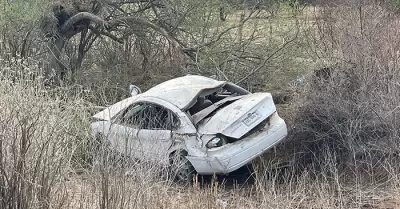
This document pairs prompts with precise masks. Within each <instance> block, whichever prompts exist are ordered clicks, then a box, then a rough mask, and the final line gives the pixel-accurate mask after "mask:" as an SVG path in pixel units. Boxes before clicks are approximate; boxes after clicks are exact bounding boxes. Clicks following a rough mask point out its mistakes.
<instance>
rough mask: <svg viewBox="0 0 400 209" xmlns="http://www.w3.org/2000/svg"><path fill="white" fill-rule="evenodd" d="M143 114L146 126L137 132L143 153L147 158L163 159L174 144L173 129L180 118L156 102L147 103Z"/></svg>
mask: <svg viewBox="0 0 400 209" xmlns="http://www.w3.org/2000/svg"><path fill="white" fill-rule="evenodd" d="M143 116H144V121H145V122H144V126H143V127H142V128H141V129H139V130H138V132H137V137H138V139H139V143H140V149H141V153H142V154H143V155H144V156H145V157H146V159H149V160H152V161H156V162H160V161H163V158H165V156H167V153H168V150H169V148H170V147H171V146H172V143H173V140H172V130H173V129H174V128H176V127H177V126H178V125H179V120H178V118H177V117H176V115H175V114H174V113H172V111H170V110H168V109H167V108H165V107H163V106H161V105H158V104H154V103H148V104H147V105H146V109H145V110H144V114H143Z"/></svg>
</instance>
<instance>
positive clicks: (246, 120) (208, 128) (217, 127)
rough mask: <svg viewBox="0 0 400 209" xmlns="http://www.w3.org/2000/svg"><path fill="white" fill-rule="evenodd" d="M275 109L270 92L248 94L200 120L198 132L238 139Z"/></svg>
mask: <svg viewBox="0 0 400 209" xmlns="http://www.w3.org/2000/svg"><path fill="white" fill-rule="evenodd" d="M275 111H276V107H275V104H274V102H273V100H272V96H271V94H270V93H254V94H248V95H245V96H243V97H242V98H241V99H239V100H236V101H235V102H233V103H232V104H229V105H228V106H226V107H224V108H222V109H219V110H217V112H216V113H215V114H214V115H213V116H212V117H211V118H206V119H205V120H204V121H202V122H200V123H199V124H198V125H199V126H198V132H199V133H200V134H223V135H225V136H228V137H232V138H236V139H239V138H240V137H242V136H243V135H245V134H246V133H247V132H249V131H250V130H251V129H253V128H254V127H255V126H257V125H258V124H260V123H261V122H262V121H263V120H265V119H266V118H268V117H269V116H270V115H271V114H272V113H274V112H275Z"/></svg>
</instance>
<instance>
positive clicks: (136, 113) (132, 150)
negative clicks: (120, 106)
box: [108, 103, 146, 159]
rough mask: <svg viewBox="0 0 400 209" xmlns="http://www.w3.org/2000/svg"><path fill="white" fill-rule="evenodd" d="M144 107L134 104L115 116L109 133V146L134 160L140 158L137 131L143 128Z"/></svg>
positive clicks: (143, 105) (141, 155) (141, 104)
mask: <svg viewBox="0 0 400 209" xmlns="http://www.w3.org/2000/svg"><path fill="white" fill-rule="evenodd" d="M144 109H146V105H145V104H143V103H135V104H132V105H130V106H129V107H128V108H126V109H125V110H123V111H122V112H121V113H120V114H118V115H117V116H116V118H115V119H114V120H113V123H112V125H111V128H110V132H109V136H108V138H109V141H110V144H111V146H112V147H113V148H114V149H115V150H117V151H118V152H120V153H122V154H124V155H126V156H131V157H134V158H139V159H140V158H142V157H143V154H142V153H141V150H140V149H139V147H140V142H139V139H138V131H139V130H140V129H141V128H142V127H143V126H144V124H143V123H142V121H143V117H144V115H143V110H144Z"/></svg>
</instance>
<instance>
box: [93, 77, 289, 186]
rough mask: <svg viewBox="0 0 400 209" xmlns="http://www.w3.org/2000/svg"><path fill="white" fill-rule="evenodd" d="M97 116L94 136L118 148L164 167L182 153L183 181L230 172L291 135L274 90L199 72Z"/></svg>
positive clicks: (154, 89)
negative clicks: (255, 88) (264, 90)
mask: <svg viewBox="0 0 400 209" xmlns="http://www.w3.org/2000/svg"><path fill="white" fill-rule="evenodd" d="M93 117H94V118H95V122H93V123H92V131H93V135H94V136H99V135H101V136H102V137H105V138H106V139H107V141H108V142H109V144H110V146H111V148H112V149H113V150H115V151H118V152H120V153H122V154H124V155H127V156H130V157H134V158H138V159H144V160H150V161H156V162H161V163H163V164H165V165H168V164H170V163H172V162H173V158H174V157H175V156H180V160H181V161H182V162H184V163H183V164H182V165H184V166H182V167H181V168H180V169H179V171H178V177H179V178H180V179H185V178H188V177H190V175H191V174H192V173H193V172H194V171H196V172H197V173H199V174H220V173H223V174H227V173H230V172H232V171H234V170H236V169H238V168H240V167H242V166H243V165H246V164H247V163H249V162H250V161H251V160H253V159H254V158H256V157H257V156H259V155H261V154H262V153H263V152H264V151H266V150H268V149H270V148H272V147H273V146H275V145H276V144H278V143H279V142H281V141H282V140H283V139H284V137H285V136H286V135H287V129H286V124H285V122H284V120H283V119H282V118H280V117H279V116H278V113H277V112H276V108H275V104H274V102H273V100H272V96H271V94H270V93H250V92H248V91H247V90H245V89H243V88H241V87H239V86H237V85H235V84H233V83H229V82H225V81H217V80H214V79H211V78H207V77H203V76H195V75H187V76H183V77H178V78H175V79H172V80H169V81H166V82H164V83H161V84H159V85H157V86H155V87H153V88H151V89H150V90H148V91H146V92H144V93H139V94H136V95H135V94H133V96H132V97H129V98H127V99H125V100H123V101H120V102H118V103H116V104H114V105H112V106H110V107H108V108H106V109H105V110H103V111H101V112H99V113H97V114H95V115H94V116H93Z"/></svg>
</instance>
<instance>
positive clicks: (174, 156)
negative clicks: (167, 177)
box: [170, 151, 196, 184]
mask: <svg viewBox="0 0 400 209" xmlns="http://www.w3.org/2000/svg"><path fill="white" fill-rule="evenodd" d="M186 156H187V152H186V151H175V152H173V153H171V155H170V164H171V171H170V173H171V174H172V176H171V179H174V180H175V181H177V182H178V183H180V184H190V183H191V182H192V181H193V176H194V175H195V173H196V171H195V169H194V167H193V166H192V164H191V163H190V161H189V160H188V159H187V158H186Z"/></svg>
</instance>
